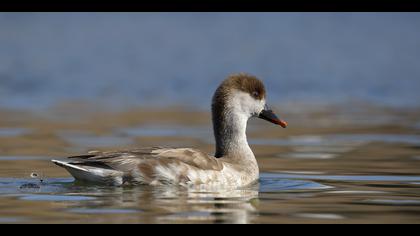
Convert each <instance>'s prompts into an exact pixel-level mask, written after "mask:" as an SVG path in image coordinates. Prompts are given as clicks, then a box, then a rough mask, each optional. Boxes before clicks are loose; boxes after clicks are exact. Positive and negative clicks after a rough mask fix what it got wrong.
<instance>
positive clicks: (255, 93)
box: [252, 91, 260, 98]
mask: <svg viewBox="0 0 420 236" xmlns="http://www.w3.org/2000/svg"><path fill="white" fill-rule="evenodd" d="M252 96H253V97H254V98H258V97H259V96H260V93H259V92H257V91H254V92H252Z"/></svg>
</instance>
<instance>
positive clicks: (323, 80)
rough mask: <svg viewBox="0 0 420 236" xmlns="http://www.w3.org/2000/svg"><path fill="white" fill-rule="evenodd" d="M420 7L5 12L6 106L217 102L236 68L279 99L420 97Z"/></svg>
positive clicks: (401, 101)
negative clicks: (411, 10) (405, 9)
mask: <svg viewBox="0 0 420 236" xmlns="http://www.w3.org/2000/svg"><path fill="white" fill-rule="evenodd" d="M419 25H420V14H419V13H0V107H14V108H16V107H19V108H42V107H48V106H51V105H54V104H55V103H57V102H63V101H68V100H82V101H86V100H87V101H92V102H98V101H101V102H102V103H103V104H106V105H110V106H111V105H114V106H118V107H121V106H130V105H138V106H148V105H172V104H177V105H179V104H182V105H185V104H188V105H192V106H197V107H200V108H207V107H208V106H209V103H210V97H211V95H212V93H213V91H214V89H215V88H216V86H217V84H218V83H219V82H220V80H221V79H223V78H224V77H225V76H226V75H228V74H230V73H233V72H240V71H244V72H249V73H252V74H255V75H258V76H259V77H261V78H262V79H263V80H264V81H265V83H266V85H267V87H268V91H269V101H270V103H271V104H275V105H281V104H282V103H285V102H295V101H303V102H307V101H311V102H346V101H368V102H373V103H379V104H381V105H392V106H417V105H420V93H418V89H419V88H420V30H419Z"/></svg>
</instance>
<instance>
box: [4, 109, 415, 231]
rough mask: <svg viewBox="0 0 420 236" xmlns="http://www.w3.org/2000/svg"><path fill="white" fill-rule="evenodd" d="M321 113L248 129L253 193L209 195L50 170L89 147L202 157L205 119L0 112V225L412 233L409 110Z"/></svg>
mask: <svg viewBox="0 0 420 236" xmlns="http://www.w3.org/2000/svg"><path fill="white" fill-rule="evenodd" d="M331 110H333V111H334V112H333V113H331V112H328V111H329V110H327V112H325V113H322V112H321V113H319V112H318V113H314V114H312V113H304V112H303V111H301V112H297V113H294V112H293V111H290V112H287V111H286V110H283V115H284V117H285V119H287V120H288V121H289V123H290V126H289V127H288V128H287V129H276V127H275V126H272V125H271V124H268V123H264V122H263V121H254V120H252V121H250V122H249V129H248V137H249V142H250V145H251V147H252V149H253V150H254V153H255V154H256V156H257V160H258V163H259V166H260V169H261V176H260V181H259V183H258V184H256V185H255V186H252V187H249V188H244V189H237V190H229V191H227V190H220V191H212V192H198V191H188V190H186V189H182V188H176V187H153V188H152V187H148V186H136V187H104V186H92V185H80V184H75V183H73V179H72V178H71V177H70V176H69V175H68V173H67V172H66V171H64V170H63V169H61V168H59V167H56V166H55V165H53V164H52V163H51V162H50V159H53V158H54V159H56V158H64V157H65V156H67V155H73V154H78V153H81V152H86V151H88V150H92V149H99V150H113V149H119V148H132V147H138V146H154V145H169V146H181V147H195V148H200V149H202V150H204V151H206V152H208V153H212V152H213V143H214V141H213V136H212V131H211V126H210V124H209V122H210V115H209V114H208V113H203V112H194V111H182V112H181V110H180V109H178V108H176V109H167V110H154V111H151V110H143V109H133V110H129V111H126V112H109V111H100V112H98V111H95V112H91V113H89V112H88V113H83V112H79V113H78V114H79V115H78V116H75V117H74V116H69V115H68V114H67V113H66V112H64V113H62V112H61V110H60V111H58V112H57V111H54V110H52V111H50V113H48V114H42V115H39V114H32V113H25V114H24V115H23V114H22V113H14V112H10V111H4V112H2V117H3V119H1V120H0V223H46V222H49V223H419V222H420V171H419V170H420V168H419V167H420V158H419V157H420V130H419V129H418V128H417V126H418V122H419V120H420V119H419V117H420V116H419V115H418V111H416V110H411V111H401V110H397V111H392V110H383V111H381V110H380V109H377V110H376V111H375V112H373V110H372V109H371V108H369V109H366V110H365V111H364V112H361V113H357V114H348V113H346V114H347V115H346V118H348V119H350V120H352V117H353V118H354V117H359V118H360V117H364V119H355V120H357V121H360V120H369V119H372V120H375V117H382V118H381V121H382V122H379V123H377V124H375V123H374V122H360V123H358V122H350V123H349V122H348V121H347V120H346V121H345V122H343V120H342V119H341V120H340V119H337V114H340V110H339V109H338V110H337V109H331ZM75 111H76V110H74V109H73V110H70V111H67V112H71V113H74V112H75ZM76 113H77V112H76ZM99 117H100V118H99ZM395 117H397V118H398V119H397V120H398V121H399V122H398V123H395V122H394V121H395ZM326 120H327V121H329V126H324V125H322V124H323V122H325V121H326ZM387 120H388V121H389V122H386V121H387ZM309 123H310V124H312V125H308V124H309ZM34 172H35V173H37V174H38V178H31V174H32V173H34ZM41 179H42V182H41Z"/></svg>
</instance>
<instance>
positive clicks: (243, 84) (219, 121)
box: [52, 73, 287, 188]
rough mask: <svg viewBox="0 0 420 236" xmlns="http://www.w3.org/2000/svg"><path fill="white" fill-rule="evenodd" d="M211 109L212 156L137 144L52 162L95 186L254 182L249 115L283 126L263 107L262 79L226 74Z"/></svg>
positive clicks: (236, 185) (240, 184)
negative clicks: (139, 146) (248, 125)
mask: <svg viewBox="0 0 420 236" xmlns="http://www.w3.org/2000/svg"><path fill="white" fill-rule="evenodd" d="M211 114H212V123H213V132H214V138H215V146H216V149H215V154H214V155H210V154H207V153H205V152H203V151H200V150H198V149H194V148H178V147H177V148H173V147H141V148H136V149H132V150H119V151H90V152H87V153H86V154H82V155H77V156H70V157H68V158H67V159H65V160H52V162H53V163H54V164H56V165H58V166H60V167H63V168H65V169H66V170H67V171H68V172H69V173H70V174H71V175H72V176H73V177H74V178H75V180H76V181H79V182H84V183H92V184H100V185H112V186H123V185H150V186H162V185H172V186H186V187H199V186H212V187H230V188H240V187H245V186H249V185H252V184H254V183H256V182H258V179H259V167H258V163H257V160H256V158H255V155H254V153H253V152H252V150H251V148H250V146H249V144H248V141H247V136H246V128H247V123H248V120H249V119H251V118H260V119H263V120H265V121H268V122H271V123H273V124H275V125H278V126H281V127H283V128H286V126H287V123H286V121H284V120H281V119H279V118H278V117H277V115H276V114H275V113H274V112H273V111H272V110H271V109H269V108H268V106H267V104H266V90H265V87H264V84H263V82H262V81H261V80H260V79H259V78H257V77H256V76H253V75H250V74H247V73H237V74H231V75H229V76H228V77H227V78H226V79H224V80H223V81H222V82H221V84H220V85H219V86H218V87H217V89H216V91H215V92H214V95H213V97H212V103H211Z"/></svg>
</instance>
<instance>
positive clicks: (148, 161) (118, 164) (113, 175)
mask: <svg viewBox="0 0 420 236" xmlns="http://www.w3.org/2000/svg"><path fill="white" fill-rule="evenodd" d="M53 162H54V163H55V164H57V165H59V166H61V167H64V168H66V169H67V170H68V171H69V172H70V173H71V174H72V175H73V176H74V177H75V178H76V179H79V180H85V181H95V182H107V183H111V184H115V185H121V184H123V183H125V182H132V183H140V184H159V183H162V182H174V183H175V182H189V181H192V180H191V178H193V176H191V175H194V173H196V172H200V171H201V172H202V171H221V170H222V169H223V165H222V163H221V162H220V161H219V160H218V159H217V158H215V157H212V156H209V155H207V154H206V153H203V152H201V151H199V150H196V149H191V148H163V147H150V148H139V149H134V150H122V151H114V152H99V151H93V152H89V153H87V154H85V155H79V156H71V157H69V160H68V161H57V160H53ZM104 180H106V181H104Z"/></svg>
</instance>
